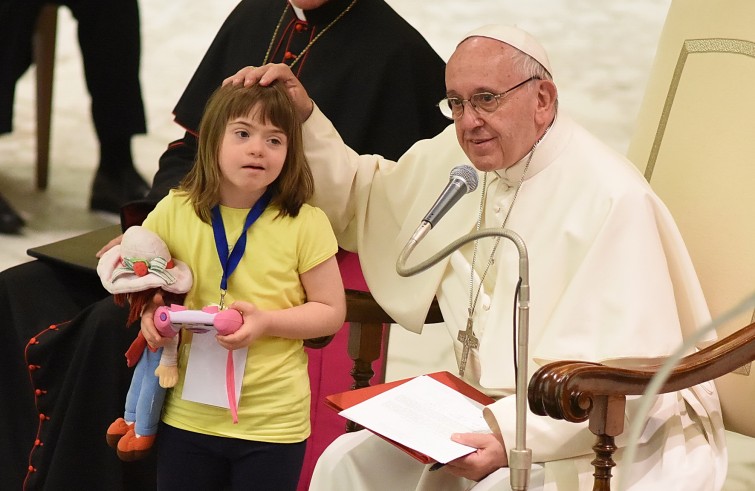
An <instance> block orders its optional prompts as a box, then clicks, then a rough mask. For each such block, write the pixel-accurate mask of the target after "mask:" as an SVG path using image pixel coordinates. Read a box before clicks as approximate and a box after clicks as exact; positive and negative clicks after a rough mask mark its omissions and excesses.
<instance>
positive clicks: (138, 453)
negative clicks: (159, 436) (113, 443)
mask: <svg viewBox="0 0 755 491" xmlns="http://www.w3.org/2000/svg"><path fill="white" fill-rule="evenodd" d="M154 443H155V435H149V436H140V437H139V438H137V437H136V433H135V432H134V428H133V427H132V428H129V430H128V432H127V433H126V434H125V435H123V438H121V439H120V441H118V458H119V459H121V460H123V461H124V462H131V461H134V460H139V459H143V458H144V457H146V456H147V454H149V451H150V450H151V449H152V445H153V444H154Z"/></svg>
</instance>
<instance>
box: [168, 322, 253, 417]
mask: <svg viewBox="0 0 755 491" xmlns="http://www.w3.org/2000/svg"><path fill="white" fill-rule="evenodd" d="M246 352H247V348H243V349H237V350H234V351H233V369H234V370H233V372H234V374H233V377H234V382H235V383H236V404H237V405H238V403H239V397H241V381H242V379H243V378H244V368H245V367H246ZM227 362H228V350H227V349H225V348H223V347H222V346H220V345H219V344H218V341H217V340H216V339H215V336H214V335H213V334H209V333H205V334H196V333H195V334H194V335H193V336H192V338H191V350H190V351H189V364H188V365H187V366H186V376H185V377H184V388H183V392H182V393H181V399H184V400H186V401H193V402H199V403H201V404H210V405H212V406H219V407H224V408H230V404H229V403H228V392H227V390H226V365H227Z"/></svg>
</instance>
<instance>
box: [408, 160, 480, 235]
mask: <svg viewBox="0 0 755 491" xmlns="http://www.w3.org/2000/svg"><path fill="white" fill-rule="evenodd" d="M475 189H477V172H476V171H475V170H474V168H473V167H472V166H471V165H457V166H456V167H454V168H453V169H451V174H450V176H449V181H448V184H447V185H446V188H445V189H444V190H443V192H442V193H440V196H438V199H437V200H436V201H435V204H434V205H433V207H432V208H430V211H428V212H427V215H425V218H423V219H422V221H423V222H427V223H428V224H430V227H434V226H435V224H436V223H438V221H439V220H440V219H441V218H443V215H445V214H446V212H447V211H448V210H450V209H451V207H452V206H453V205H455V204H456V202H457V201H459V199H460V198H461V197H462V196H464V195H465V194H467V193H471V192H472V191H474V190H475Z"/></svg>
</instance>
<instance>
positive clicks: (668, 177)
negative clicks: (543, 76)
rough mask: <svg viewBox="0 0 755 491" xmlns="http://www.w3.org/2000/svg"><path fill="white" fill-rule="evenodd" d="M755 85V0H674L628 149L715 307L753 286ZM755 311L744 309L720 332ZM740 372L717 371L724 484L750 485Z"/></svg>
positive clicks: (754, 416) (748, 407) (753, 459)
mask: <svg viewBox="0 0 755 491" xmlns="http://www.w3.org/2000/svg"><path fill="white" fill-rule="evenodd" d="M753 87H755V2H753V1H752V0H719V1H701V0H674V1H673V2H672V4H671V6H670V9H669V13H668V17H667V19H666V23H665V25H664V28H663V30H662V33H661V38H660V41H659V45H658V51H657V53H656V59H655V62H654V65H653V68H652V72H651V75H650V79H649V83H648V87H647V90H646V93H645V97H644V99H643V103H642V106H641V108H640V112H639V117H638V121H637V125H636V130H635V134H634V136H633V138H632V141H631V142H630V146H629V150H628V156H629V158H630V159H631V160H632V161H633V162H634V163H635V164H636V165H637V166H638V167H639V168H640V169H641V170H643V171H644V172H645V177H646V178H647V179H648V180H649V181H650V183H651V185H652V186H653V188H654V189H655V190H656V192H657V193H658V194H659V195H660V196H661V198H662V199H663V200H664V201H665V202H666V204H667V205H668V207H669V209H670V210H671V213H672V214H673V215H674V218H675V220H676V222H677V223H678V225H679V228H680V229H681V232H682V235H683V237H684V240H685V242H686V244H687V247H688V249H689V251H690V255H691V256H692V260H693V262H694V264H695V268H696V270H697V273H698V276H699V277H700V280H701V282H702V285H703V289H704V291H705V296H706V299H707V301H708V305H709V306H710V309H711V313H712V314H713V315H714V316H716V315H720V314H722V313H724V312H726V311H727V310H729V309H730V308H731V307H733V306H734V305H736V304H738V303H740V302H741V301H742V300H743V299H745V298H748V297H751V296H752V295H753V294H754V293H755V90H753ZM753 317H754V316H753V309H752V308H749V309H747V310H746V311H744V312H741V313H740V314H739V315H737V316H736V317H735V318H734V319H733V320H731V321H730V322H728V323H726V324H725V325H724V326H722V328H721V329H719V331H718V333H719V336H725V335H726V334H728V333H731V332H733V331H734V330H736V329H738V328H741V327H744V326H745V325H747V324H749V323H750V322H752V321H753ZM737 372H739V373H737ZM737 372H734V373H731V374H729V375H726V376H724V377H721V378H720V379H717V380H716V386H717V388H718V390H719V393H720V396H721V402H722V407H723V412H724V421H725V424H726V428H727V430H729V433H730V434H728V435H727V440H728V442H729V449H730V460H731V463H730V471H729V475H730V478H729V480H728V481H727V487H726V488H725V489H732V490H734V489H743V490H744V489H747V490H753V489H755V438H751V437H755V410H754V409H753V404H754V403H755V375H751V374H750V367H749V366H746V367H743V368H742V369H740V370H738V371H737ZM731 432H736V433H739V434H731ZM743 435H749V436H743Z"/></svg>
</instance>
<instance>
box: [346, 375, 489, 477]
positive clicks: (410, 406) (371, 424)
mask: <svg viewBox="0 0 755 491" xmlns="http://www.w3.org/2000/svg"><path fill="white" fill-rule="evenodd" d="M482 408H483V405H482V404H480V403H478V402H476V401H473V400H472V399H470V398H468V397H467V396H465V395H463V394H461V393H460V392H457V391H455V390H454V389H452V388H450V387H448V386H446V385H444V384H442V383H440V382H438V381H437V380H435V379H433V378H432V377H428V376H427V375H422V376H419V377H416V378H414V379H412V380H410V381H408V382H406V383H404V384H401V385H399V386H397V387H394V388H393V389H390V390H387V391H385V392H383V393H381V394H378V395H376V396H375V397H373V398H371V399H368V400H366V401H364V402H361V403H359V404H356V405H354V406H352V407H350V408H348V409H345V410H343V411H341V412H340V413H339V414H340V415H341V416H343V417H345V418H347V419H350V420H351V421H354V422H355V423H358V424H360V425H362V426H364V427H365V428H368V429H369V430H371V431H373V432H375V433H378V434H380V435H382V436H384V437H386V438H389V439H391V440H393V441H395V442H398V443H400V444H402V445H404V446H406V447H409V448H411V449H413V450H416V451H418V452H421V453H423V454H425V455H427V456H429V457H431V458H433V459H435V460H436V461H437V462H440V463H442V464H445V463H447V462H449V461H451V460H454V459H457V458H459V457H463V456H464V455H467V454H469V453H471V452H474V451H475V450H476V449H475V448H473V447H468V446H466V445H462V444H460V443H456V442H454V441H452V440H451V434H452V433H490V428H489V427H488V425H487V423H485V419H484V418H483V416H482Z"/></svg>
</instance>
